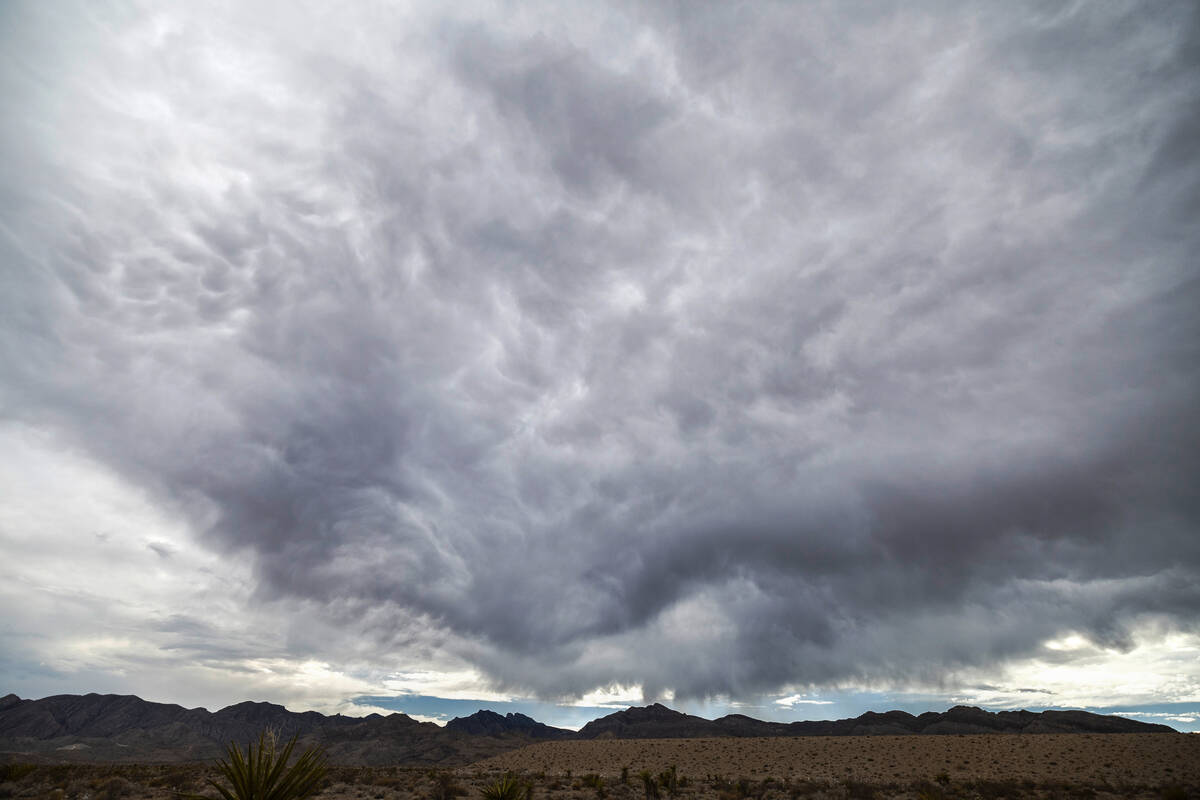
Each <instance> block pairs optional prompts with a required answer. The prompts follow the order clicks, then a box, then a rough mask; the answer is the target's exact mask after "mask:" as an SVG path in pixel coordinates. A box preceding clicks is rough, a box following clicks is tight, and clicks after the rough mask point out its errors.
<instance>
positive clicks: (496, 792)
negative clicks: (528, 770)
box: [483, 772, 533, 800]
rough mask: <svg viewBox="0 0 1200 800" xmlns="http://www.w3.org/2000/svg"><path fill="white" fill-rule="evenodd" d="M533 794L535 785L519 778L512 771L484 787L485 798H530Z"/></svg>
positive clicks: (505, 799) (517, 799) (523, 799)
mask: <svg viewBox="0 0 1200 800" xmlns="http://www.w3.org/2000/svg"><path fill="white" fill-rule="evenodd" d="M532 796H533V786H531V785H530V784H528V783H525V782H524V781H522V780H520V779H518V778H517V776H516V775H514V774H512V773H511V772H509V773H505V775H504V777H502V778H501V779H500V780H498V781H496V782H494V783H492V784H489V785H488V786H485V787H483V798H484V800H529V798H531V797H532Z"/></svg>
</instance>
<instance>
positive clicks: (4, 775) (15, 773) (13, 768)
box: [0, 764, 37, 783]
mask: <svg viewBox="0 0 1200 800" xmlns="http://www.w3.org/2000/svg"><path fill="white" fill-rule="evenodd" d="M35 769H37V767H36V766H34V765H33V764H0V783H8V782H9V781H19V780H21V779H22V778H24V777H25V776H26V775H28V774H29V773H31V772H33V771H34V770H35Z"/></svg>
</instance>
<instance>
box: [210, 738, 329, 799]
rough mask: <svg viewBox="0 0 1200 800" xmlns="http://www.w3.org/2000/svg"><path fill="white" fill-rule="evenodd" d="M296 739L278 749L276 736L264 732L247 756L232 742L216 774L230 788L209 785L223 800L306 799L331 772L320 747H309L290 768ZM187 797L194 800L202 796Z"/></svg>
mask: <svg viewBox="0 0 1200 800" xmlns="http://www.w3.org/2000/svg"><path fill="white" fill-rule="evenodd" d="M296 738H297V737H296V736H293V737H292V738H291V739H290V740H288V743H287V744H286V745H284V747H283V749H282V750H279V749H278V747H277V746H276V740H275V734H274V733H268V732H266V731H264V732H263V733H261V734H259V737H258V746H257V747H255V745H254V743H253V742H251V743H249V744H247V745H246V751H245V752H244V753H243V752H242V750H241V749H240V748H239V747H238V746H237V745H236V744H234V743H233V742H230V743H229V746H228V747H226V748H225V752H226V754H227V756H228V758H227V759H221V760H218V761H217V771H218V772H219V773H220V774H221V776H222V777H224V778H225V780H227V781H229V784H230V788H226V787H225V786H223V785H221V784H219V783H217V782H216V781H214V780H212V779H209V781H208V783H209V785H210V786H212V787H213V788H215V789H216V790H217V791H218V792H220V793H221V797H223V798H224V800H304V798H306V797H310V796H312V795H313V794H315V793H316V792H317V790H318V789H319V788H320V784H321V781H322V779H324V777H325V775H326V773H327V772H328V767H327V766H326V764H325V752H324V751H323V750H322V749H321V748H319V747H310V748H308V749H307V750H305V751H304V752H303V753H301V754H300V755H299V757H298V758H297V759H296V761H295V762H294V763H293V764H291V766H288V762H289V761H290V760H291V758H292V751H293V750H294V749H295V747H296ZM187 796H188V797H189V798H191V799H192V800H201V798H202V797H203V795H187ZM205 800H207V799H205Z"/></svg>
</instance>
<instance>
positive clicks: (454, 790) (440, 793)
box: [429, 769, 467, 800]
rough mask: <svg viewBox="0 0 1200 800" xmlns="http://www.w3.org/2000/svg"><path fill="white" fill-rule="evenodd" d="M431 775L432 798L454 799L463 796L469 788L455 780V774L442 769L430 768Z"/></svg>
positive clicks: (433, 799)
mask: <svg viewBox="0 0 1200 800" xmlns="http://www.w3.org/2000/svg"><path fill="white" fill-rule="evenodd" d="M429 777H430V779H431V780H432V781H433V792H432V800H454V798H455V797H463V796H465V795H466V793H467V790H466V789H464V788H463V787H462V786H460V785H459V784H458V782H457V781H455V780H454V774H453V773H451V772H443V771H442V770H436V769H435V770H430V772H429Z"/></svg>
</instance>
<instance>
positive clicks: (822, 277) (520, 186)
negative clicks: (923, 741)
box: [0, 3, 1200, 696]
mask: <svg viewBox="0 0 1200 800" xmlns="http://www.w3.org/2000/svg"><path fill="white" fill-rule="evenodd" d="M510 12H511V13H510ZM349 14H350V16H349V17H341V16H339V17H325V16H323V15H321V14H319V13H318V12H317V11H315V10H313V9H310V8H307V7H299V8H297V9H295V10H292V9H291V7H290V6H289V10H288V12H287V14H285V15H278V14H274V13H273V12H271V11H270V9H262V8H250V7H248V6H247V7H245V8H241V7H239V6H238V5H235V6H232V7H230V8H227V9H223V10H219V11H217V12H216V13H213V14H209V13H208V12H207V11H206V12H204V13H203V14H201V13H200V12H199V11H198V10H187V9H179V8H175V9H163V8H158V9H155V8H149V9H141V10H137V11H123V12H119V13H118V12H115V11H109V10H98V9H97V8H95V7H88V8H86V9H83V8H81V9H76V10H75V11H72V12H67V11H66V10H64V8H61V7H60V8H58V9H54V8H46V7H42V6H40V5H36V4H30V5H25V6H21V5H17V6H13V7H11V8H10V9H9V10H7V11H5V12H4V16H3V18H2V19H3V22H2V27H3V37H4V43H5V46H4V48H3V50H4V52H5V55H4V56H2V57H0V58H2V59H3V60H2V62H0V75H2V76H3V84H2V85H3V92H2V93H0V97H2V98H3V100H2V101H0V102H3V118H4V120H5V122H4V123H3V126H2V128H0V131H2V133H3V137H2V139H0V147H2V148H3V159H2V162H3V164H4V166H3V167H2V170H3V172H2V174H0V177H2V178H3V180H0V185H2V186H3V188H0V209H3V213H2V217H3V219H4V223H3V236H2V237H0V248H2V250H0V259H2V263H3V264H4V265H5V269H4V270H3V277H0V281H2V283H0V288H2V291H0V316H2V318H3V320H4V321H3V323H2V327H0V347H2V348H3V350H2V353H3V356H2V357H0V363H3V365H4V366H3V367H2V368H0V369H2V370H3V372H2V379H0V387H2V389H0V404H2V405H0V408H3V410H4V414H5V415H6V416H7V417H9V418H11V419H16V420H22V421H27V422H31V423H33V424H36V425H39V426H46V427H49V428H51V429H54V430H56V431H59V432H60V433H61V434H62V435H63V436H65V437H67V438H68V439H69V440H71V441H72V442H74V443H75V444H76V445H77V446H78V447H79V448H81V449H83V450H85V451H86V452H88V453H89V454H91V455H92V456H93V457H95V458H97V459H99V460H100V461H102V462H103V463H105V464H107V465H109V466H110V467H111V468H112V469H114V470H116V471H118V472H119V473H121V474H122V475H124V476H125V477H126V478H128V479H129V480H131V481H133V482H135V483H136V484H138V485H140V486H143V487H145V488H147V490H149V491H150V492H152V494H153V495H154V496H155V497H156V498H157V499H158V501H159V502H161V503H162V504H164V505H166V506H167V507H169V508H171V509H172V510H174V511H175V512H177V513H179V514H182V515H183V516H184V517H186V518H187V519H188V520H189V522H190V524H191V526H192V528H193V529H194V531H195V532H196V534H197V536H199V537H200V538H201V539H202V540H203V541H204V542H205V543H207V544H208V545H209V546H211V547H212V548H215V549H217V550H219V551H221V552H226V553H228V554H230V556H231V557H237V558H241V557H248V558H250V559H252V561H253V564H254V565H255V570H256V575H257V579H258V581H259V591H260V595H261V598H262V599H269V598H276V599H279V598H282V599H288V598H292V599H295V598H304V599H308V600H313V601H316V606H317V607H318V608H323V609H325V612H326V613H327V614H328V616H329V617H330V618H332V619H336V620H339V621H341V622H342V623H344V624H345V625H348V626H351V627H353V626H355V625H360V624H361V625H363V626H364V629H366V628H368V627H369V631H368V635H371V636H377V637H379V640H380V642H381V643H384V644H385V645H386V647H391V648H398V649H399V648H403V647H405V646H410V645H413V644H414V643H416V642H429V641H436V642H437V643H438V646H441V647H445V648H448V649H449V650H451V651H452V652H455V653H457V654H458V655H461V656H463V657H465V658H467V659H469V660H470V661H472V662H473V663H474V664H476V665H478V666H479V667H480V668H481V669H482V670H484V672H485V673H486V674H487V675H488V676H489V677H490V678H492V679H494V680H495V681H497V683H498V684H501V685H506V686H510V687H516V688H521V689H525V690H530V691H533V692H536V693H539V694H542V695H545V696H551V695H561V694H579V693H582V692H585V691H587V690H589V689H591V688H593V687H595V686H603V685H610V684H612V683H622V684H626V685H629V684H642V685H644V686H645V687H646V688H647V691H648V692H649V693H651V694H653V693H655V692H659V691H663V690H666V689H673V690H675V691H676V692H677V694H679V695H688V696H702V695H711V694H714V693H728V694H734V695H737V694H739V693H748V692H759V691H766V690H770V689H773V688H777V687H781V686H785V685H789V684H797V683H807V682H814V683H824V684H839V683H840V684H844V683H845V682H847V681H864V682H872V681H899V682H906V681H907V682H920V681H936V680H939V679H940V678H942V677H944V676H945V675H947V674H950V673H952V672H953V671H954V670H956V669H959V668H962V667H968V666H972V665H977V664H990V663H1003V662H1004V660H1006V659H1009V658H1013V657H1018V656H1021V655H1024V654H1027V653H1030V652H1032V651H1033V650H1034V649H1035V648H1036V647H1038V646H1039V644H1040V643H1041V642H1043V641H1044V640H1046V639H1047V638H1050V637H1054V636H1058V635H1062V634H1063V633H1065V632H1068V631H1075V632H1080V633H1082V634H1084V635H1086V636H1088V637H1089V638H1092V639H1094V640H1095V641H1097V642H1100V643H1103V644H1105V645H1107V646H1111V647H1117V648H1120V647H1128V646H1129V642H1130V636H1131V631H1132V629H1133V626H1135V625H1136V624H1139V623H1140V622H1145V621H1147V620H1154V621H1156V622H1158V623H1161V624H1165V625H1166V626H1168V627H1170V628H1173V629H1187V630H1194V629H1195V625H1196V620H1197V618H1198V617H1197V612H1198V611H1200V591H1198V590H1197V587H1198V586H1200V536H1197V532H1198V524H1200V501H1198V497H1200V495H1198V494H1197V492H1196V490H1195V486H1196V483H1197V477H1198V476H1200V464H1198V458H1200V457H1198V455H1197V454H1198V453H1200V436H1198V431H1200V419H1198V412H1197V409H1198V408H1200V403H1197V399H1198V398H1197V388H1198V387H1197V379H1198V376H1200V351H1198V344H1200V330H1198V327H1200V325H1198V322H1197V320H1200V315H1197V314H1196V309H1197V308H1200V272H1198V270H1197V261H1196V253H1197V252H1200V227H1197V226H1196V224H1195V221H1194V220H1195V219H1197V218H1198V215H1200V202H1198V200H1200V194H1198V187H1200V151H1198V150H1197V147H1196V144H1195V143H1196V141H1198V140H1200V137H1198V136H1197V130H1198V124H1200V123H1198V120H1200V102H1198V95H1200V92H1198V87H1200V51H1198V49H1197V42H1198V41H1200V35H1198V27H1197V15H1196V14H1195V10H1194V9H1193V8H1192V7H1191V6H1190V5H1189V4H1182V3H1180V4H1171V3H1160V4H1156V5H1154V6H1153V7H1149V8H1148V7H1146V6H1144V5H1142V6H1134V5H1124V4H1084V5H1079V6H1072V5H1069V4H1058V5H1055V4H1049V5H1048V4H1041V3H1039V4H1032V5H1028V6H1021V5H1003V6H1000V5H994V4H984V5H982V6H968V5H962V4H949V5H945V4H929V5H919V4H918V5H914V4H903V5H897V6H894V7H887V6H878V5H874V4H869V5H864V6H855V5H852V4H851V5H842V4H838V5H835V6H833V7H831V8H823V7H817V6H808V5H801V6H794V5H791V4H778V5H772V4H750V5H730V4H711V5H704V6H700V5H691V4H688V5H686V6H675V5H672V4H663V5H655V6H643V5H642V4H628V5H620V4H616V5H612V6H608V7H600V6H596V5H584V6H580V7H577V8H570V7H566V6H559V5H557V4H556V5H552V6H551V7H549V8H548V9H542V10H541V11H539V12H537V13H535V12H534V11H533V9H531V8H525V9H522V10H520V11H519V12H518V11H516V10H511V9H510V10H509V11H505V12H497V13H496V14H495V15H490V14H488V13H483V12H481V13H480V14H479V15H473V16H472V17H471V18H470V19H467V18H465V16H457V15H455V14H454V13H452V12H450V11H447V10H446V9H439V8H437V7H436V6H435V7H434V8H433V9H432V10H429V11H428V13H427V12H426V11H425V10H420V9H416V10H411V9H410V10H408V11H405V12H404V13H401V12H400V11H396V12H395V13H388V12H383V11H378V12H376V11H371V12H368V11H365V10H362V9H359V10H353V9H352V10H351V11H350V12H349ZM175 15H178V17H179V18H175ZM156 552H159V553H160V555H162V556H163V559H164V561H165V560H168V559H169V558H170V552H169V550H168V549H163V550H158V549H157V548H156ZM368 611H369V612H370V614H369V615H368ZM381 615H382V616H381ZM368 618H369V620H370V622H369V625H368V623H367V622H366V621H365V620H367V619H368ZM381 619H382V620H383V621H382V622H381ZM308 646H311V647H314V648H315V647H319V645H308Z"/></svg>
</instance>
